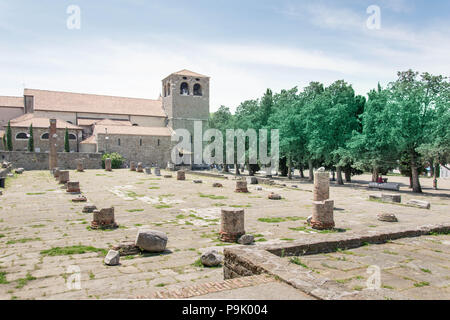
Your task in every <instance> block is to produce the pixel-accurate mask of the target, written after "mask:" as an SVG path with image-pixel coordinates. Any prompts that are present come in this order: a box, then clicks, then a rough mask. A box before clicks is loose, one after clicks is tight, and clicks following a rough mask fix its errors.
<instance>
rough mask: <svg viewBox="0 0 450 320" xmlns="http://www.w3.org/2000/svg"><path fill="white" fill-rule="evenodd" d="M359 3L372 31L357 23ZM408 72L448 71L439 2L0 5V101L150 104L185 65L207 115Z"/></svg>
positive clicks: (449, 10)
mask: <svg viewBox="0 0 450 320" xmlns="http://www.w3.org/2000/svg"><path fill="white" fill-rule="evenodd" d="M69 5H77V6H79V7H80V9H81V28H80V29H72V30H71V29H69V28H68V27H67V19H68V18H69V17H70V16H71V14H68V13H67V8H68V6H69ZM371 5H377V6H378V7H379V8H380V9H381V24H380V29H370V28H368V27H367V20H368V18H369V17H370V16H371V13H367V8H368V7H369V6H371ZM409 68H412V69H415V70H418V71H428V72H431V73H435V74H443V75H445V76H449V75H450V1H419V0H369V1H366V0H340V1H318V0H315V1H300V0H291V1H288V0H277V1H268V0H239V1H234V0H227V1H222V0H209V1H207V0H200V1H197V0H187V1H177V0H172V1H148V0H128V1H125V0H123V1H119V0H107V1H106V0H73V1H63V0H39V1H36V0H9V1H5V0H0V74H1V76H0V95H17V96H20V95H22V94H23V88H24V86H25V87H27V88H34V89H48V90H61V91H73V92H85V93H97V94H107V95H117V96H130V97H142V98H157V97H158V96H159V94H160V92H161V80H162V79H163V78H164V77H166V76H167V75H169V74H170V73H172V72H175V71H178V70H181V69H190V70H192V71H195V72H198V73H202V74H205V75H208V76H210V77H211V110H212V111H215V110H217V108H218V107H219V106H220V105H226V106H229V107H230V108H232V109H234V108H235V107H236V106H237V105H238V104H239V103H240V102H242V101H244V100H247V99H254V98H258V97H260V96H261V95H262V94H263V93H264V91H265V89H266V88H272V89H273V90H275V91H279V90H281V89H289V88H292V87H295V86H298V87H300V88H303V87H305V86H306V85H308V83H309V82H310V81H320V82H323V83H325V84H330V83H331V82H333V81H335V80H338V79H344V80H346V81H347V82H350V83H351V84H353V87H354V88H355V90H356V92H357V93H359V94H365V93H366V92H367V91H368V90H369V89H371V88H374V87H375V86H376V84H377V82H378V81H380V82H381V84H382V85H385V84H387V83H388V82H389V81H392V80H395V78H396V72H397V71H400V70H406V69H409Z"/></svg>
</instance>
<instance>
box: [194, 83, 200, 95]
mask: <svg viewBox="0 0 450 320" xmlns="http://www.w3.org/2000/svg"><path fill="white" fill-rule="evenodd" d="M201 95H202V86H201V85H200V84H198V83H196V84H195V85H194V96H201Z"/></svg>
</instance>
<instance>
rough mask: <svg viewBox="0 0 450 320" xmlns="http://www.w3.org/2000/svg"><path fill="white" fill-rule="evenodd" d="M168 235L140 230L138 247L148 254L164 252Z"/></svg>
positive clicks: (137, 238) (137, 240)
mask: <svg viewBox="0 0 450 320" xmlns="http://www.w3.org/2000/svg"><path fill="white" fill-rule="evenodd" d="M167 241H168V238H167V234H165V233H164V232H161V231H155V230H144V229H142V230H139V231H138V234H137V236H136V246H137V247H139V248H141V249H142V250H144V251H148V252H164V251H165V250H166V246H167Z"/></svg>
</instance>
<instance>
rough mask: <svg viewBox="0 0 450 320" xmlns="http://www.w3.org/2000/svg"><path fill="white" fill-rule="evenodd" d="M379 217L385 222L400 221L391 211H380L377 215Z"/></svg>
mask: <svg viewBox="0 0 450 320" xmlns="http://www.w3.org/2000/svg"><path fill="white" fill-rule="evenodd" d="M377 218H378V220H379V221H384V222H398V219H397V217H396V216H395V215H394V214H391V213H379V214H378V215H377Z"/></svg>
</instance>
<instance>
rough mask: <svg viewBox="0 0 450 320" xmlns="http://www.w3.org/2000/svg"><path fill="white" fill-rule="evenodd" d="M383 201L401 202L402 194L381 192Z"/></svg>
mask: <svg viewBox="0 0 450 320" xmlns="http://www.w3.org/2000/svg"><path fill="white" fill-rule="evenodd" d="M381 201H383V202H392V203H401V202H402V196H401V195H399V194H390V193H383V194H381Z"/></svg>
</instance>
